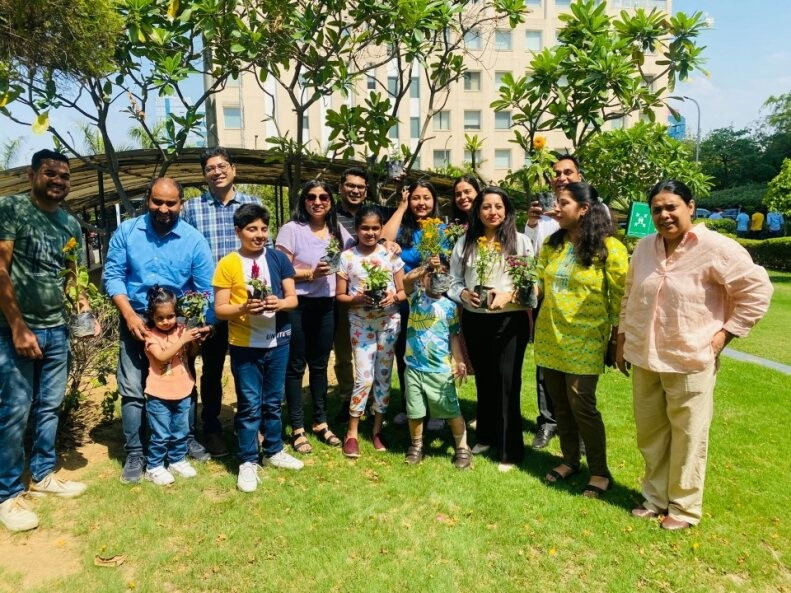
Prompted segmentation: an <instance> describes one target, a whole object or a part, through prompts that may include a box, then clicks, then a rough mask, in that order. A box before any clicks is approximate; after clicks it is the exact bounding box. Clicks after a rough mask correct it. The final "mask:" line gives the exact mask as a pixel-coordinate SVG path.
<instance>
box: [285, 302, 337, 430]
mask: <svg viewBox="0 0 791 593" xmlns="http://www.w3.org/2000/svg"><path fill="white" fill-rule="evenodd" d="M334 301H335V299H333V298H331V297H326V298H310V297H299V306H298V307H297V308H296V309H295V310H293V311H289V313H288V318H289V321H290V322H291V344H290V347H289V353H288V366H287V367H286V403H287V404H288V416H289V418H290V419H291V428H292V429H293V430H298V429H300V428H304V427H305V415H304V413H303V409H302V377H303V376H304V374H305V364H306V363H307V366H308V370H309V379H310V397H311V399H312V400H313V425H314V426H315V425H318V424H322V423H324V422H326V421H327V362H328V361H329V358H330V349H331V348H332V338H333V335H334V333H335V311H334V307H333V304H334Z"/></svg>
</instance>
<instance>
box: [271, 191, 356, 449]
mask: <svg viewBox="0 0 791 593" xmlns="http://www.w3.org/2000/svg"><path fill="white" fill-rule="evenodd" d="M331 241H332V242H337V243H336V245H337V246H338V247H339V248H340V249H343V248H344V247H347V246H349V245H350V244H351V243H352V239H351V236H350V235H349V233H348V232H347V231H346V229H344V228H343V227H342V226H341V225H340V224H338V219H337V215H336V212H335V202H334V200H333V197H332V191H331V190H330V187H329V186H328V185H327V184H326V183H324V182H323V181H319V180H317V179H313V180H311V181H308V182H307V183H306V184H305V185H304V186H303V187H302V190H301V192H300V195H299V203H298V205H297V208H296V210H295V211H294V215H293V216H292V218H291V222H288V223H286V224H284V225H283V226H282V227H281V228H280V230H279V231H278V234H277V241H275V247H276V248H277V249H278V250H279V251H282V252H283V253H284V254H285V255H286V257H288V259H289V260H291V263H292V264H293V265H294V269H295V270H296V276H294V280H295V281H296V283H297V284H296V286H297V297H298V299H299V306H298V307H297V308H296V309H295V310H293V311H289V320H290V322H291V348H290V351H289V357H288V367H287V369H286V404H287V406H288V415H289V418H290V420H291V437H292V441H291V442H292V445H293V447H294V449H295V450H296V451H297V452H298V453H310V451H311V450H312V447H311V445H310V442H308V439H307V436H306V434H305V421H304V414H303V409H302V378H303V376H304V374H305V366H306V365H307V367H308V373H309V379H310V395H311V399H312V400H313V419H312V420H313V423H312V431H313V434H314V435H316V436H317V437H318V438H319V439H320V440H321V441H322V442H324V443H325V444H327V445H330V446H333V447H337V446H339V445H340V444H341V442H340V439H338V437H337V436H335V435H334V434H333V433H332V431H331V430H330V428H329V426H328V425H327V361H328V360H329V356H330V349H331V348H332V339H333V335H334V332H335V311H334V305H335V270H334V269H332V268H331V266H330V263H328V262H326V261H323V260H322V257H324V256H325V255H326V254H327V247H328V246H329V245H330V242H331Z"/></svg>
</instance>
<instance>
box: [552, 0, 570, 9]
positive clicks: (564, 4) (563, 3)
mask: <svg viewBox="0 0 791 593" xmlns="http://www.w3.org/2000/svg"><path fill="white" fill-rule="evenodd" d="M570 5H571V0H555V6H556V7H558V8H568V7H569V6H570Z"/></svg>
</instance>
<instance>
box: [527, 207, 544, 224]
mask: <svg viewBox="0 0 791 593" xmlns="http://www.w3.org/2000/svg"><path fill="white" fill-rule="evenodd" d="M543 213H544V210H543V209H542V208H541V204H540V203H539V202H538V200H536V201H535V202H530V209H529V210H528V211H527V226H529V227H530V228H531V229H532V228H533V227H535V226H536V225H537V224H538V219H539V218H541V215H542V214H543Z"/></svg>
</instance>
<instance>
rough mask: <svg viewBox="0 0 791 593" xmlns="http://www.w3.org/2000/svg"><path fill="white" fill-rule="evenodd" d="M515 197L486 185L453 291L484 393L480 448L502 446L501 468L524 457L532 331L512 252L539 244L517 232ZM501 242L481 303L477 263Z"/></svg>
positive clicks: (458, 259)
mask: <svg viewBox="0 0 791 593" xmlns="http://www.w3.org/2000/svg"><path fill="white" fill-rule="evenodd" d="M515 219H516V214H515V210H514V205H513V202H511V199H510V198H509V197H508V194H507V193H505V192H504V191H503V190H502V189H500V188H497V187H487V188H484V189H483V190H482V191H481V193H480V194H479V195H478V196H477V197H476V198H475V201H474V203H473V206H472V211H471V213H470V225H469V227H468V228H467V234H466V235H465V236H464V237H462V238H461V239H459V240H458V242H457V243H456V245H455V247H454V248H453V254H452V255H451V260H450V271H451V275H452V276H453V285H452V286H451V288H450V290H449V291H448V296H450V297H451V298H453V299H454V300H456V301H458V302H461V303H462V305H463V307H464V309H463V311H462V331H463V333H464V339H465V341H466V343H467V348H468V350H469V354H470V358H471V360H472V364H473V366H474V367H475V386H476V390H477V398H478V424H477V427H476V432H477V441H478V444H477V445H476V446H475V448H474V449H473V452H475V453H483V452H484V451H486V450H487V449H489V448H490V447H495V448H496V449H497V450H498V452H499V458H500V462H501V463H500V466H499V469H500V470H501V471H508V470H510V469H513V468H514V467H515V466H516V464H518V463H520V462H521V461H522V458H523V457H524V441H523V440H522V413H521V409H520V391H521V389H522V360H523V359H524V354H525V348H526V347H527V339H528V334H529V327H528V319H527V315H526V313H525V310H526V308H525V307H522V306H520V305H518V304H516V303H515V299H514V286H513V283H512V282H511V278H510V276H509V275H508V273H507V272H506V264H505V257H506V256H508V255H533V245H532V243H531V242H530V240H529V239H528V238H527V237H525V236H524V235H523V234H521V233H517V232H516V224H515ZM483 244H486V245H487V246H495V245H496V246H499V251H500V252H499V254H498V255H497V257H496V259H495V261H494V263H493V265H492V268H491V272H490V273H489V274H488V277H487V279H486V280H487V281H486V284H487V285H489V286H491V287H492V289H491V291H490V293H491V294H490V297H489V299H487V302H486V303H481V300H480V298H479V297H478V295H477V294H476V292H475V291H474V287H475V285H476V284H479V282H478V278H477V276H476V270H475V263H476V261H477V259H478V257H479V246H480V245H483Z"/></svg>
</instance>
